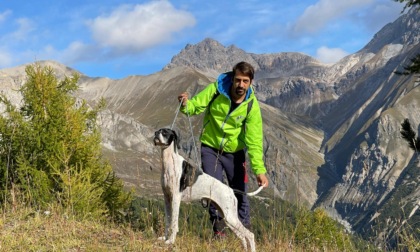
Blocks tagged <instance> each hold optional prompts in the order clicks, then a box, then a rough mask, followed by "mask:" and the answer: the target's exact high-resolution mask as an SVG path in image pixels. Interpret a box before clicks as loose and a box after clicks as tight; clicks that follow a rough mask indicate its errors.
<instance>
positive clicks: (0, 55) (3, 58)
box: [0, 50, 12, 68]
mask: <svg viewBox="0 0 420 252" xmlns="http://www.w3.org/2000/svg"><path fill="white" fill-rule="evenodd" d="M11 63H12V55H10V53H9V52H7V51H5V50H0V68H3V67H8V66H10V65H11Z"/></svg>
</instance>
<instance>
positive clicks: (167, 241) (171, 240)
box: [165, 238, 175, 245]
mask: <svg viewBox="0 0 420 252" xmlns="http://www.w3.org/2000/svg"><path fill="white" fill-rule="evenodd" d="M174 243H175V239H171V238H169V239H168V240H166V241H165V244H167V245H171V244H174Z"/></svg>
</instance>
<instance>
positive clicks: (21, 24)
mask: <svg viewBox="0 0 420 252" xmlns="http://www.w3.org/2000/svg"><path fill="white" fill-rule="evenodd" d="M16 23H17V24H18V29H16V31H14V32H13V33H11V34H9V37H10V39H11V40H13V41H14V42H16V41H22V40H26V39H27V38H28V35H29V33H30V32H31V31H33V30H34V26H33V24H32V21H31V20H30V19H28V18H19V19H17V20H16Z"/></svg>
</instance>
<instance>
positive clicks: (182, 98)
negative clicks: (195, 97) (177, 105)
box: [178, 92, 188, 107]
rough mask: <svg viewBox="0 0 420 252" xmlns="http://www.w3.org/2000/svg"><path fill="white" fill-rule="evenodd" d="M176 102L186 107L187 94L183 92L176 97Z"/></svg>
mask: <svg viewBox="0 0 420 252" xmlns="http://www.w3.org/2000/svg"><path fill="white" fill-rule="evenodd" d="M178 101H179V102H181V101H182V106H183V107H184V106H186V105H187V101H188V93H187V92H184V93H182V94H180V95H178Z"/></svg>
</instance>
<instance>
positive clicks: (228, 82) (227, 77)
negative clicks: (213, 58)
mask: <svg viewBox="0 0 420 252" xmlns="http://www.w3.org/2000/svg"><path fill="white" fill-rule="evenodd" d="M232 79H233V72H232V71H230V72H226V73H222V74H221V75H219V77H218V78H217V90H218V91H219V93H221V94H223V95H225V96H226V97H228V98H229V99H230V94H229V93H230V88H231V86H232ZM252 92H253V90H252V87H249V88H248V90H247V92H246V96H245V100H248V98H249V97H250V96H251V94H252Z"/></svg>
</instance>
